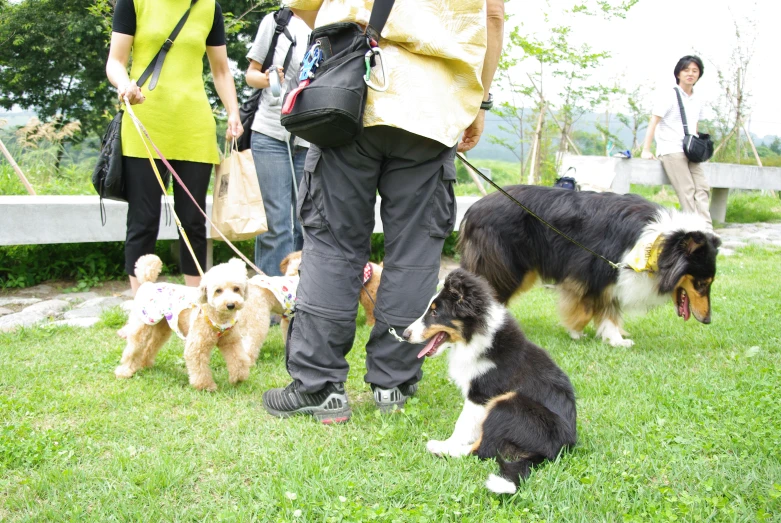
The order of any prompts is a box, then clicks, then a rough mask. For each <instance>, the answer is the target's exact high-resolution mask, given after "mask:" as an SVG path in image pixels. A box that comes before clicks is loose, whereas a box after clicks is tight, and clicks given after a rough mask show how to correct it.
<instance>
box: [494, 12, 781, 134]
mask: <svg viewBox="0 0 781 523" xmlns="http://www.w3.org/2000/svg"><path fill="white" fill-rule="evenodd" d="M583 1H584V0H579V1H578V3H581V2H583ZM574 3H576V2H575V0H549V1H547V2H546V1H545V0H510V1H509V2H508V3H507V4H506V10H507V12H508V13H509V14H511V15H512V17H511V18H510V22H509V23H508V24H507V26H506V28H505V29H506V33H509V31H510V30H511V29H512V28H513V27H515V26H517V25H519V24H520V23H521V22H523V30H524V31H527V33H533V32H536V31H540V32H541V33H540V36H542V35H543V34H544V28H545V27H546V24H545V22H544V19H543V14H544V13H546V12H547V13H548V14H549V15H551V17H552V22H553V23H555V24H566V25H570V26H571V27H572V29H573V38H572V39H573V41H575V42H584V43H588V44H589V45H590V46H591V47H592V48H593V49H594V50H595V51H602V50H605V51H609V52H610V53H611V55H612V58H611V59H609V60H607V61H606V62H604V65H603V66H602V67H601V68H600V70H599V72H598V73H595V76H594V78H595V79H599V80H601V81H605V82H608V81H610V80H611V79H613V78H616V77H621V78H622V80H621V83H622V85H624V86H625V87H626V88H627V89H629V90H631V89H632V88H634V87H635V86H638V85H647V86H649V88H651V89H653V88H654V87H656V86H663V87H665V88H667V87H668V86H670V85H674V83H673V82H674V81H675V80H674V77H673V69H674V67H675V64H676V63H677V61H678V59H679V58H681V57H682V56H684V55H687V54H694V53H695V52H698V53H700V56H701V58H702V59H703V61H704V62H705V74H704V76H703V78H702V80H701V81H700V82H699V83H698V84H697V87H695V91H696V92H697V93H698V95H702V96H703V97H704V98H705V99H707V100H716V99H717V98H718V96H719V94H720V93H721V90H720V87H719V84H718V78H717V75H716V71H717V69H723V70H724V69H726V68H728V66H729V60H730V56H731V53H732V49H733V48H734V47H735V44H736V37H735V25H734V20H735V19H737V20H738V21H739V22H741V24H742V23H743V20H744V19H745V18H746V17H747V16H748V17H750V18H752V19H754V20H755V21H756V32H755V35H753V36H756V40H755V44H754V55H753V58H752V59H751V63H750V65H749V77H748V79H747V82H746V88H747V90H748V91H750V93H751V99H750V105H751V110H752V114H751V122H750V124H751V132H753V133H756V134H757V135H759V136H760V137H761V136H764V135H767V134H776V135H781V92H779V91H780V90H781V89H780V88H781V86H780V85H779V80H781V73H779V67H780V66H781V63H780V62H781V60H779V52H781V28H779V22H781V2H779V1H778V0H759V1H757V2H756V3H754V2H753V0H745V1H736V0H731V1H728V0H640V1H639V3H638V4H636V5H635V6H634V7H632V8H631V9H630V10H629V12H628V14H627V17H626V19H618V18H615V19H612V20H604V19H602V18H599V17H588V16H583V15H560V14H558V13H560V12H561V11H562V8H564V7H568V6H571V5H572V4H574ZM614 3H617V2H614ZM548 25H549V24H548ZM747 36H749V35H747ZM747 41H748V39H747Z"/></svg>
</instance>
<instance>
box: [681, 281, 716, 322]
mask: <svg viewBox="0 0 781 523" xmlns="http://www.w3.org/2000/svg"><path fill="white" fill-rule="evenodd" d="M711 283H713V278H707V279H704V280H698V279H696V278H695V277H694V276H692V275H691V274H686V275H685V276H683V277H682V278H681V279H680V281H679V282H678V285H676V286H675V291H673V301H674V302H675V306H676V308H677V310H678V316H680V317H682V318H683V319H684V321H686V320H688V319H689V316H690V315H692V314H693V315H694V318H695V319H696V320H697V321H699V322H701V323H710V313H711V307H710V287H711Z"/></svg>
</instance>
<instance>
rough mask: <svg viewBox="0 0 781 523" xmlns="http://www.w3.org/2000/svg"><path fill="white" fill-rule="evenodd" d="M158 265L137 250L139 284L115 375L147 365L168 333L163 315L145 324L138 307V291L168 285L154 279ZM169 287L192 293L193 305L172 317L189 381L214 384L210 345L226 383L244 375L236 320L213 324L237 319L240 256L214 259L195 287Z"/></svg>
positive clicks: (242, 271)
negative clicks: (223, 327) (217, 354)
mask: <svg viewBox="0 0 781 523" xmlns="http://www.w3.org/2000/svg"><path fill="white" fill-rule="evenodd" d="M161 268H162V262H161V261H160V258H158V257H157V256H155V255H153V254H149V255H145V256H142V257H141V258H139V259H138V261H137V262H136V277H137V278H138V280H139V282H140V283H141V287H140V288H139V292H138V293H137V294H136V300H135V302H134V304H133V311H132V312H131V314H130V318H129V320H128V337H127V346H126V347H125V350H124V352H123V353H122V361H121V364H120V365H119V367H117V368H116V370H115V371H114V374H115V375H116V376H117V378H130V377H132V376H133V375H134V374H135V373H136V372H137V371H139V370H140V369H143V368H148V367H151V366H152V365H153V364H154V361H155V357H156V356H157V353H158V351H159V350H160V348H161V347H162V346H163V344H165V342H166V341H167V340H168V338H170V336H171V332H172V329H171V327H170V325H169V323H168V321H166V320H165V319H163V320H162V321H159V322H158V323H156V324H154V325H149V324H148V323H146V322H145V321H144V319H143V317H142V313H141V311H142V307H143V305H144V302H143V301H142V299H141V298H140V296H143V295H147V296H148V295H149V292H150V291H152V292H155V291H154V289H153V288H149V287H148V286H154V287H164V286H173V284H168V283H155V282H156V280H157V277H158V275H159V274H160V270H161ZM145 286H147V288H145ZM175 287H176V288H178V289H177V290H179V291H182V292H184V293H189V292H191V293H192V301H193V306H192V307H187V308H184V310H182V311H181V312H179V315H178V318H176V324H177V326H178V328H179V331H180V332H181V333H182V334H184V336H185V348H184V360H185V363H186V365H187V373H188V375H189V378H190V384H191V385H192V386H193V387H195V388H196V389H199V390H207V391H214V390H216V389H217V384H216V383H215V382H214V379H213V377H212V373H211V370H210V369H209V359H210V357H211V353H212V350H213V349H214V346H215V345H216V346H217V348H218V349H219V350H220V352H221V353H222V356H223V358H225V363H226V365H227V367H228V376H229V381H230V383H237V382H240V381H244V380H246V379H247V378H248V377H249V370H250V367H251V362H250V358H249V356H248V355H247V353H246V352H245V350H244V346H243V344H242V332H241V328H242V326H241V321H237V322H236V324H235V325H234V326H233V327H231V328H229V329H227V330H225V331H220V330H217V329H216V328H215V327H214V326H215V325H228V324H230V323H231V322H233V321H234V320H237V319H238V316H237V315H238V312H239V311H240V310H241V309H242V308H243V307H244V303H245V298H246V296H247V287H248V284H247V267H246V265H245V264H244V262H243V261H241V260H239V259H236V258H234V259H232V260H230V261H229V262H227V263H221V264H219V265H215V266H214V267H212V268H211V269H210V270H209V271H207V272H206V274H204V276H203V278H202V279H201V284H200V286H199V287H198V288H197V289H196V288H192V290H190V289H191V288H189V287H184V286H182V285H176V286H175Z"/></svg>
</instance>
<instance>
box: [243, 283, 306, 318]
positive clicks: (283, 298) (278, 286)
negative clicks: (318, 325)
mask: <svg viewBox="0 0 781 523" xmlns="http://www.w3.org/2000/svg"><path fill="white" fill-rule="evenodd" d="M298 280H299V277H298V276H266V275H265V274H258V275H257V276H253V277H252V280H250V281H251V282H252V283H254V284H256V285H257V286H258V287H262V288H264V289H268V290H270V291H271V293H272V294H273V295H274V297H275V298H276V299H277V301H278V302H279V303H280V305H282V317H283V318H288V319H289V318H292V317H293V315H294V314H295V313H296V289H297V288H298Z"/></svg>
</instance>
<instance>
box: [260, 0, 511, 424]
mask: <svg viewBox="0 0 781 523" xmlns="http://www.w3.org/2000/svg"><path fill="white" fill-rule="evenodd" d="M372 4H373V2H371V1H365V0H292V1H290V5H291V7H292V8H294V9H302V10H306V11H307V13H306V14H302V16H303V17H305V18H307V17H313V16H315V13H313V12H312V11H316V22H315V26H321V25H326V24H332V23H337V22H356V23H358V24H361V25H366V24H367V22H368V18H369V14H370V12H371V8H372ZM411 20H414V21H415V23H414V24H411V23H410V21H411ZM503 24H504V3H503V2H502V1H501V0H488V1H487V2H486V0H445V1H442V0H440V1H436V2H435V1H433V0H397V1H396V2H395V4H394V5H393V9H392V10H391V12H390V17H389V18H388V21H387V23H386V25H385V28H384V30H383V32H382V33H383V38H382V40H381V41H380V47H381V48H382V50H383V53H384V56H385V58H386V63H385V68H386V71H387V73H388V77H389V78H388V82H389V87H388V90H387V91H385V92H377V91H374V90H371V89H369V91H368V99H367V103H366V110H365V114H364V126H365V128H364V132H363V134H362V135H361V136H360V137H359V138H358V139H357V140H355V141H354V142H352V143H350V144H347V145H344V146H341V147H335V148H323V149H321V148H318V147H316V146H315V145H312V146H311V147H310V149H309V154H308V155H307V157H306V165H305V167H304V179H303V181H302V183H301V186H300V193H299V195H298V212H299V216H300V219H301V223H302V225H303V230H304V248H303V259H302V265H301V280H300V283H299V286H298V297H297V302H296V304H297V309H296V314H295V316H294V318H293V321H292V322H291V324H290V330H289V334H288V339H287V347H286V348H287V370H288V372H289V373H290V376H291V378H292V381H291V383H290V384H289V385H288V386H287V387H285V388H275V389H271V390H268V391H266V392H265V393H264V394H263V405H264V407H265V408H266V410H267V411H268V412H269V413H270V414H272V415H274V416H278V417H288V416H291V415H293V414H309V415H313V416H314V417H315V418H316V419H318V420H320V421H322V422H324V423H337V422H343V421H346V420H348V419H349V418H350V415H351V410H350V406H349V402H348V397H347V392H346V390H345V388H344V382H345V381H346V379H347V374H348V370H349V366H348V364H347V361H346V359H345V356H346V355H347V353H348V352H349V351H350V349H351V348H352V345H353V341H354V338H355V317H356V313H357V307H358V296H359V292H360V290H361V281H362V275H363V267H364V264H365V263H366V261H367V260H368V258H369V254H370V237H371V233H372V231H373V229H374V216H375V211H374V204H375V200H376V195H377V193H379V195H380V196H381V198H382V205H381V209H380V215H381V218H382V224H383V230H384V233H385V259H384V260H383V261H384V268H383V271H382V278H381V282H380V286H379V289H378V292H377V306H376V309H375V311H376V317H377V323H376V324H375V326H374V328H373V329H372V331H371V334H370V336H369V340H368V342H367V344H366V375H365V376H364V380H365V381H366V382H367V383H369V384H370V385H371V388H372V391H373V395H374V400H375V403H376V405H377V407H379V409H380V411H381V412H387V411H390V410H392V409H394V408H395V407H401V406H403V405H404V402H405V401H406V400H407V398H408V397H410V396H411V395H412V394H414V393H415V391H416V390H417V386H418V381H419V380H420V379H421V377H422V372H421V365H422V360H420V359H418V358H417V352H418V349H419V348H416V347H415V346H412V345H409V344H407V343H404V342H400V341H398V340H397V339H396V338H395V337H394V336H393V335H392V334H391V333H390V332H389V327H391V326H392V327H393V328H394V329H395V331H396V332H397V333H401V332H403V331H404V329H405V328H406V327H407V326H408V325H409V324H410V323H412V322H413V321H414V320H415V319H416V318H418V317H419V316H420V315H421V314H422V313H423V311H424V310H425V309H426V307H427V305H428V303H429V300H430V299H431V297H432V296H433V295H434V293H435V291H436V285H437V279H438V275H439V268H440V257H441V254H442V247H443V245H444V242H445V238H447V237H448V236H449V235H450V233H451V232H452V231H453V228H454V225H455V219H456V200H455V196H454V193H453V183H454V182H455V180H456V170H455V164H454V158H455V154H456V149H458V150H460V151H467V150H470V149H471V148H473V147H474V146H475V145H476V144H477V142H478V140H479V139H480V135H481V134H482V131H483V127H484V121H485V110H486V109H489V108H490V100H491V96H490V94H489V88H490V85H491V81H492V79H493V75H494V72H495V71H496V66H497V63H498V60H499V55H500V53H501V48H502V31H503ZM483 102H485V103H483ZM386 320H387V321H388V322H389V323H390V325H387V324H386V323H385V322H386Z"/></svg>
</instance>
